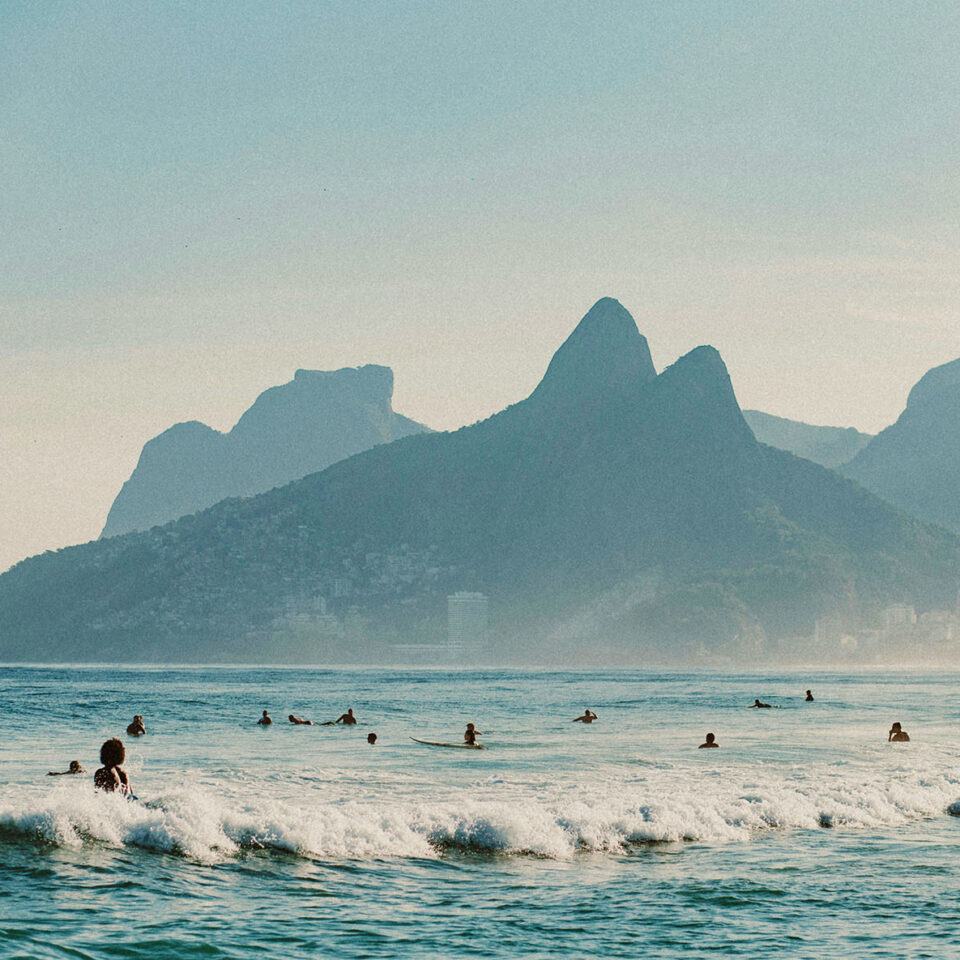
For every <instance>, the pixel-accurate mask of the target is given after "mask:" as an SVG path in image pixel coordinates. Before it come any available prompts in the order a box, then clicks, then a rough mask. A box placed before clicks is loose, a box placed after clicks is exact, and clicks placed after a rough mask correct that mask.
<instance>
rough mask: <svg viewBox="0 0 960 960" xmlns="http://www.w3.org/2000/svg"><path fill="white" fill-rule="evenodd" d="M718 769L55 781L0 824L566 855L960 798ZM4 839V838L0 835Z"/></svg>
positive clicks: (825, 778)
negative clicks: (360, 781)
mask: <svg viewBox="0 0 960 960" xmlns="http://www.w3.org/2000/svg"><path fill="white" fill-rule="evenodd" d="M760 772H761V774H762V777H757V776H756V771H753V772H752V774H750V775H747V776H745V775H744V774H746V773H748V771H746V770H741V771H739V773H740V776H733V775H727V774H725V775H724V776H723V777H718V776H716V775H714V774H712V773H710V774H709V775H708V774H706V773H705V772H704V771H703V770H698V769H693V768H691V769H688V770H683V769H673V770H666V771H656V772H654V774H653V775H652V776H651V778H649V779H637V778H631V779H629V780H625V779H622V778H620V779H618V778H615V777H611V778H609V779H604V780H601V781H598V782H594V783H592V784H590V785H585V786H583V787H580V786H574V785H572V784H570V785H567V786H565V787H557V786H556V785H555V784H552V783H546V782H545V783H543V784H540V785H539V786H536V785H531V784H529V783H526V784H524V785H523V787H522V788H518V787H516V786H515V785H514V786H511V785H510V784H508V783H503V782H499V781H498V782H496V783H493V784H478V785H476V786H475V788H474V789H472V790H469V791H458V793H457V794H456V795H447V796H444V797H443V798H442V799H438V800H434V801H430V800H426V801H425V802H422V803H418V802H414V801H412V800H411V799H409V797H402V798H401V797H391V796H389V795H388V796H385V797H384V798H383V799H381V800H373V799H364V800H362V801H355V800H344V801H339V802H338V801H331V800H329V799H327V798H326V796H325V794H324V792H323V791H322V790H320V789H317V788H313V787H300V788H298V791H297V793H296V794H294V795H292V796H286V797H282V798H280V797H270V796H266V795H263V793H262V792H261V791H251V790H250V787H251V786H252V784H251V783H249V782H248V783H246V784H244V789H243V790H242V791H239V792H237V791H234V792H230V791H224V792H222V793H218V792H217V791H215V790H213V789H210V788H204V789H186V788H178V789H174V790H171V791H169V792H166V793H164V794H163V795H161V796H159V797H157V798H156V799H154V800H152V801H151V802H150V803H146V804H144V803H140V802H130V801H127V800H125V799H123V798H121V797H118V796H104V795H99V794H95V793H93V792H92V791H91V790H90V788H89V785H88V784H86V783H84V784H80V783H70V784H58V785H56V786H54V787H51V788H50V789H49V790H48V791H47V792H46V793H44V794H42V795H41V796H38V797H34V798H30V799H23V798H22V794H21V795H20V797H19V798H14V799H0V838H2V837H3V836H4V835H5V837H6V840H7V841H10V840H19V841H23V840H25V839H33V840H37V841H40V842H42V843H47V844H55V845H61V846H67V847H69V846H79V845H81V844H83V843H88V842H97V843H102V844H105V845H109V846H115V847H123V846H133V847H140V848H145V849H149V850H156V851H160V852H164V853H172V854H177V855H181V856H184V857H187V858H190V859H192V860H196V861H201V862H212V861H215V860H218V859H223V858H225V857H231V856H235V855H237V854H238V853H239V852H240V851H242V850H265V851H269V850H271V849H273V850H281V851H285V852H288V853H291V854H294V855H298V856H304V857H312V858H318V859H331V860H338V859H356V860H366V859H376V858H388V857H437V856H442V855H443V854H444V853H445V852H449V851H451V850H460V851H474V852H480V853H490V854H502V855H534V856H540V857H549V858H555V859H569V858H571V857H573V856H574V855H575V854H576V853H577V852H578V851H593V852H609V853H615V854H619V853H623V852H625V851H627V850H629V848H630V847H631V846H633V845H636V844H646V843H658V842H679V841H688V840H698V841H706V842H729V841H744V840H749V839H750V838H751V837H753V836H755V835H757V834H758V833H761V832H764V831H770V830H782V829H801V830H812V829H819V828H822V827H839V828H860V829H868V828H882V827H886V826H895V825H898V824H902V823H905V822H908V821H911V820H915V819H918V818H924V817H934V816H941V815H943V814H945V813H947V812H956V811H957V810H960V806H957V797H958V794H960V782H958V777H957V776H956V775H955V772H951V773H941V772H931V771H929V770H928V771H920V770H889V769H886V770H884V769H879V768H871V767H869V766H866V765H858V766H856V767H853V768H849V767H835V766H824V767H822V768H820V769H819V770H816V771H807V772H805V773H804V774H803V775H798V774H796V773H792V772H790V771H784V770H780V771H779V772H775V771H773V770H761V771H760ZM0 842H3V840H2V839H0Z"/></svg>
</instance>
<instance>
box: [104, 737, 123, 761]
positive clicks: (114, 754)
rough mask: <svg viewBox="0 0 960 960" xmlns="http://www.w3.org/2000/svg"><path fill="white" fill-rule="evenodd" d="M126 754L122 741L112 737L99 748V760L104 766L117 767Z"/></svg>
mask: <svg viewBox="0 0 960 960" xmlns="http://www.w3.org/2000/svg"><path fill="white" fill-rule="evenodd" d="M126 756H127V751H126V750H125V749H124V746H123V741H122V740H118V739H117V738H116V737H114V738H113V739H112V740H108V741H107V742H106V743H105V744H104V745H103V746H102V747H101V748H100V762H101V763H102V764H103V765H104V766H105V767H119V766H120V764H121V763H123V761H124V759H125V758H126Z"/></svg>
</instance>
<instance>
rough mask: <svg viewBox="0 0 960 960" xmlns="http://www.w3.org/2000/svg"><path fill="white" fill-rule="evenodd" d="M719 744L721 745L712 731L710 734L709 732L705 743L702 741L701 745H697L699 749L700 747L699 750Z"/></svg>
mask: <svg viewBox="0 0 960 960" xmlns="http://www.w3.org/2000/svg"><path fill="white" fill-rule="evenodd" d="M719 746H720V744H719V743H717V738H716V737H715V736H714V735H713V734H712V733H708V734H707V739H706V742H705V743H701V744H700V746H699V747H697V749H698V750H703V749H705V748H706V747H719Z"/></svg>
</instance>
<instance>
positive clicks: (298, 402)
mask: <svg viewBox="0 0 960 960" xmlns="http://www.w3.org/2000/svg"><path fill="white" fill-rule="evenodd" d="M392 396H393V371H392V370H391V369H390V368H389V367H382V366H378V365H376V364H367V365H366V366H362V367H346V368H344V369H341V370H333V371H329V372H327V371H320V370H297V372H296V374H295V375H294V378H293V380H292V381H291V382H289V383H285V384H283V385H281V386H277V387H271V388H270V389H269V390H265V391H264V392H263V393H261V394H260V396H259V397H257V399H256V401H255V402H254V404H253V405H252V406H251V407H250V408H249V409H248V410H247V411H246V412H245V413H244V414H243V416H242V417H241V418H240V419H239V420H238V421H237V424H236V425H235V426H234V427H233V429H232V430H230V431H229V432H228V433H220V432H219V431H217V430H213V429H212V428H211V427H208V426H206V424H203V423H199V422H197V421H196V420H192V421H189V422H187V423H178V424H176V425H174V426H172V427H170V429H169V430H165V431H164V432H163V433H161V434H160V435H159V436H156V437H154V438H153V439H152V440H149V441H148V442H147V443H146V444H145V445H144V448H143V451H142V453H141V454H140V460H139V462H138V463H137V466H136V469H135V470H134V472H133V474H132V475H131V477H130V479H129V480H127V482H126V483H124V485H123V488H122V489H121V490H120V493H119V494H118V495H117V497H116V499H115V500H114V502H113V505H112V506H111V507H110V512H109V514H108V515H107V521H106V525H105V526H104V528H103V533H101V537H113V536H117V535H118V534H121V533H129V532H131V531H133V530H148V529H150V527H153V526H156V525H157V524H164V523H168V522H169V521H171V520H176V519H177V518H178V517H183V516H186V515H187V514H191V513H196V512H197V511H198V510H203V509H205V508H206V507H209V506H212V505H213V504H215V503H218V502H219V501H221V500H225V499H227V498H228V497H249V496H253V495H254V494H257V493H262V492H263V491H265V490H270V489H271V488H273V487H276V486H279V485H281V484H284V483H289V482H290V481H292V480H299V479H300V478H301V477H305V476H306V475H307V474H310V473H315V472H316V471H318V470H322V469H324V468H325V467H328V466H329V465H330V464H331V463H336V461H337V460H342V459H344V457H350V456H353V454H355V453H360V452H361V451H363V450H368V449H370V447H372V446H375V445H376V444H378V443H389V442H391V441H393V440H397V439H399V438H400V437H405V436H409V435H410V434H413V433H422V432H423V431H424V430H426V429H427V428H426V427H425V426H423V424H420V423H417V422H416V421H414V420H410V419H408V418H407V417H404V416H401V415H400V414H398V413H394V411H393V408H392V406H391V398H392Z"/></svg>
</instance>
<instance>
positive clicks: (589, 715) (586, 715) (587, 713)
mask: <svg viewBox="0 0 960 960" xmlns="http://www.w3.org/2000/svg"><path fill="white" fill-rule="evenodd" d="M596 719H598V717H597V715H596V714H595V713H594V712H593V711H592V710H591V709H590V708H589V707H587V709H586V710H584V712H583V716H582V717H574V718H573V722H574V723H593V721H594V720H596Z"/></svg>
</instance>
